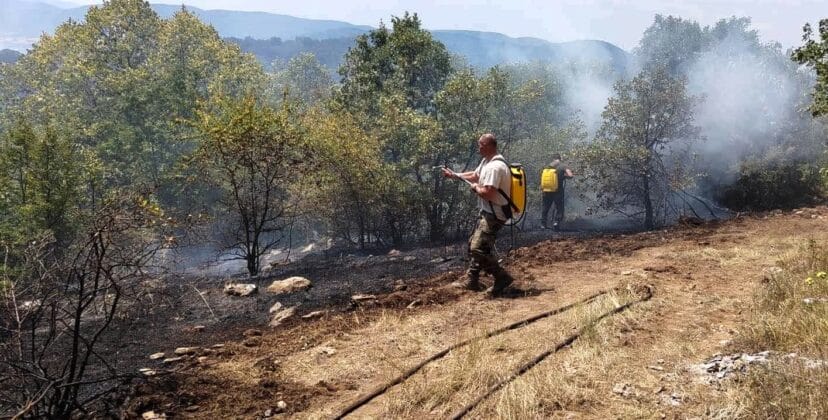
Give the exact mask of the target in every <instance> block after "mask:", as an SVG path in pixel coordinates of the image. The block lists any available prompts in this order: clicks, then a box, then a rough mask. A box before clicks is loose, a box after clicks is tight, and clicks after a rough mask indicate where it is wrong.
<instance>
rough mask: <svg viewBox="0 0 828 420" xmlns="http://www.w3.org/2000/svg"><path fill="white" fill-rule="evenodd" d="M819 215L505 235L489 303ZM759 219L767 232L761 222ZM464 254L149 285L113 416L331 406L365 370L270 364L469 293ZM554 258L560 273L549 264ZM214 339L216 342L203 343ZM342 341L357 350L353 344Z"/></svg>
mask: <svg viewBox="0 0 828 420" xmlns="http://www.w3.org/2000/svg"><path fill="white" fill-rule="evenodd" d="M811 216H813V219H811V218H810V217H811ZM823 217H828V210H826V208H824V207H821V208H816V209H809V210H808V211H807V212H806V213H805V214H804V215H803V214H796V213H795V212H789V213H781V212H776V213H771V214H760V215H753V216H748V217H740V218H737V219H733V220H729V221H719V222H715V221H714V222H703V223H699V222H697V221H691V222H692V223H686V224H683V225H677V226H675V227H672V228H669V229H666V230H659V231H655V232H642V233H614V234H596V233H589V232H563V233H553V232H550V231H532V232H521V233H519V234H518V237H517V238H518V239H517V240H518V243H519V246H518V247H517V249H515V250H514V251H513V252H511V253H509V255H508V257H506V258H505V259H506V261H505V264H506V266H507V267H508V268H509V270H510V271H511V272H512V273H513V274H515V275H516V277H518V278H519V279H520V281H519V282H518V283H517V284H516V286H515V288H514V292H513V293H512V294H510V296H509V297H511V298H513V299H500V300H499V301H501V303H500V306H501V307H500V309H499V310H503V309H504V307H503V305H504V303H502V302H503V301H505V302H506V303H505V305H507V307H508V305H511V303H510V302H515V304H516V303H517V302H520V301H521V299H522V298H526V299H529V300H530V301H531V300H532V299H539V298H543V296H555V297H556V298H561V299H564V298H571V299H570V300H576V299H575V298H576V297H582V296H583V295H585V292H586V291H588V290H587V287H586V283H584V284H577V283H571V281H570V280H574V281H577V279H578V276H579V274H578V270H584V275H586V271H588V270H587V267H589V268H590V269H595V268H596V266H606V267H604V268H606V269H611V270H614V271H616V273H615V274H616V275H617V271H618V270H617V269H618V266H617V265H616V263H617V262H618V261H628V262H626V263H625V264H627V265H630V264H632V265H639V266H640V267H639V268H640V269H641V271H642V272H644V273H649V274H650V275H652V276H655V277H659V276H672V277H675V278H679V279H692V278H694V276H696V273H697V271H698V270H699V269H700V267H694V266H693V265H692V264H690V265H688V264H678V263H676V264H672V263H667V264H665V263H662V262H659V263H658V264H649V263H647V262H646V261H643V259H642V258H639V257H638V256H639V255H644V254H647V253H648V252H656V251H658V250H661V249H664V248H665V247H670V246H676V244H682V245H681V246H683V247H689V248H693V247H696V248H700V249H701V248H704V249H708V248H716V247H722V246H733V245H734V244H740V243H744V242H745V241H746V240H747V239H748V238H751V237H752V236H754V235H756V234H757V233H756V231H757V230H766V229H770V230H772V231H774V232H777V231H782V232H785V231H788V230H793V233H794V234H797V233H801V234H803V235H804V234H805V231H802V232H798V231H797V229H803V227H802V226H801V225H802V220H806V221H807V222H811V221H812V220H814V221H815V220H822V219H817V218H823ZM788 221H792V222H791V223H788ZM814 223H816V222H814ZM771 224H773V225H774V226H773V227H772V228H765V227H764V225H771ZM777 225H778V226H777ZM824 225H825V223H824V222H822V226H824ZM501 236H502V239H501V240H500V241H499V248H500V249H507V248H508V247H509V241H508V233H507V234H502V235H501ZM648 250H652V251H648ZM464 253H465V244H463V243H456V244H452V245H447V246H441V247H432V248H421V249H412V250H404V251H403V252H401V254H400V255H399V256H393V257H392V256H388V255H387V254H382V255H356V254H351V255H349V254H341V255H337V256H336V257H325V256H323V255H314V256H309V257H307V258H304V259H302V260H300V261H297V262H293V263H290V264H287V265H281V266H276V267H274V269H273V270H271V271H269V272H268V273H267V274H266V275H263V276H261V277H260V278H257V279H255V283H257V284H258V285H259V287H260V288H261V289H263V288H265V287H266V286H267V285H268V284H269V283H270V282H271V281H272V280H275V279H282V278H286V277H289V276H293V275H301V276H303V277H307V278H309V279H310V280H311V281H312V282H313V286H312V287H311V288H310V289H309V290H308V291H303V292H296V293H292V294H290V295H287V296H284V295H283V296H279V297H275V296H271V295H269V294H268V293H267V292H265V291H262V293H260V294H258V295H255V296H252V297H244V298H242V297H232V296H227V295H225V294H224V293H223V291H222V287H223V285H224V284H225V283H226V282H227V281H228V279H226V278H209V277H182V276H168V277H166V278H164V279H163V281H158V282H157V283H156V289H155V295H154V300H153V305H152V308H151V309H150V311H149V312H148V313H147V314H146V317H145V318H144V319H141V320H138V321H136V322H135V323H133V324H132V326H131V329H130V331H129V333H128V334H127V335H126V336H124V338H123V342H124V343H127V344H126V345H125V346H124V350H123V352H122V357H121V360H120V362H119V363H120V365H121V367H122V368H128V369H129V370H130V371H137V369H139V368H142V367H149V368H153V369H157V370H158V372H159V374H158V375H156V376H153V377H149V378H143V377H139V378H137V379H136V380H135V381H134V383H133V384H134V386H133V387H132V389H131V391H130V392H129V395H128V396H127V397H126V400H125V401H124V404H123V407H122V409H123V411H122V412H121V413H120V415H122V416H124V417H131V418H140V416H141V414H142V413H143V412H145V411H148V410H154V411H156V412H163V413H166V415H168V416H177V417H191V418H256V417H262V416H263V415H264V413H266V412H267V410H269V409H270V410H273V408H274V406H275V402H276V401H279V400H284V401H286V402H288V408H287V412H286V413H285V414H283V415H300V414H301V415H300V417H308V416H309V417H315V416H316V415H313V414H309V413H319V412H320V411H319V410H320V409H321V407H326V406H331V405H341V404H342V403H343V402H344V401H347V400H349V399H353V398H354V396H356V395H357V394H359V393H360V392H364V391H365V388H366V386H367V385H366V384H370V383H373V382H375V381H376V378H374V379H366V381H365V383H363V382H362V381H360V380H357V379H355V378H353V377H352V376H350V377H347V376H346V377H343V378H341V379H336V378H335V375H334V378H331V379H328V380H319V381H315V382H314V381H311V382H308V380H307V379H308V378H303V377H297V376H295V372H294V371H293V370H292V369H286V368H284V367H283V365H282V362H283V361H284V360H286V359H290V358H292V357H295V356H296V355H297V354H300V353H303V352H306V351H308V349H312V348H317V347H319V346H322V345H323V344H325V343H329V342H331V340H345V341H358V340H354V339H353V338H352V337H359V336H360V334H361V333H360V331H363V330H364V329H366V327H367V326H369V325H371V324H372V323H374V322H376V321H377V320H380V319H382V318H383V317H384V316H386V315H387V314H388V313H394V314H401V316H404V317H415V316H420V315H423V314H429V313H431V312H434V313H435V314H439V313H441V311H445V310H448V309H450V308H454V307H463V305H467V304H469V299H476V297H470V296H469V294H468V293H464V292H462V291H460V290H457V289H453V288H451V287H448V286H447V285H448V284H449V283H451V282H452V281H454V280H457V279H458V278H460V277H461V276H462V272H463V268H464V266H465V263H466V262H465V258H464ZM406 257H407V258H406ZM412 257H413V259H412ZM629 261H632V262H629ZM608 262H612V263H608ZM564 264H565V265H566V266H567V267H569V269H567V270H563V269H561V266H562V265H564ZM699 264H703V262H702V261H700V263H699ZM573 267H574V269H573ZM711 278H712V277H711ZM715 278H716V279H720V277H715ZM238 280H243V279H238ZM596 285H599V284H597V283H596ZM601 286H606V284H602V285H601ZM196 289H197V290H199V291H201V292H202V296H203V299H202V297H201V296H199V294H198V293H197V292H196ZM354 294H375V295H377V297H378V299H377V300H375V301H369V302H368V303H367V304H355V303H353V302H351V296H352V295H354ZM533 296H534V297H533ZM205 301H206V303H205ZM276 301H279V302H281V303H282V304H283V305H285V306H294V305H299V307H298V308H299V309H298V313H297V316H295V317H293V318H291V319H289V320H287V321H286V322H284V323H283V324H282V325H280V326H279V327H277V328H270V327H268V321H269V314H268V309H269V308H270V306H271V305H272V304H273V303H275V302H276ZM318 310H324V311H325V314H324V315H323V316H321V317H319V318H314V319H303V318H302V317H301V315H303V314H307V313H310V312H312V311H318ZM200 327H203V328H200ZM216 344H219V345H222V347H220V348H214V347H212V346H213V345H216ZM181 346H197V347H202V349H201V350H199V352H198V354H197V356H204V357H205V359H202V361H201V362H199V361H198V359H196V358H195V357H192V358H189V359H187V360H185V361H184V362H181V363H179V364H173V365H169V366H165V365H162V364H161V363H160V362H157V361H150V360H149V359H147V356H148V355H149V354H152V353H155V352H166V353H167V355H168V356H170V355H171V353H172V350H173V349H174V348H176V347H181ZM353 346H356V347H358V346H359V344H358V342H357V343H354V344H353ZM355 363H356V361H355ZM219 367H220V369H219ZM228 390H232V392H228ZM274 413H276V412H275V411H271V414H274Z"/></svg>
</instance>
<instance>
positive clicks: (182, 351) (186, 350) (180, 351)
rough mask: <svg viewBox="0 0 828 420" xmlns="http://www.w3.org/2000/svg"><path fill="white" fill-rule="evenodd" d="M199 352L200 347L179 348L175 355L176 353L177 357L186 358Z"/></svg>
mask: <svg viewBox="0 0 828 420" xmlns="http://www.w3.org/2000/svg"><path fill="white" fill-rule="evenodd" d="M197 351H198V347H179V348H177V349H175V351H174V352H173V353H175V355H176V356H184V355H187V354H195V352H197Z"/></svg>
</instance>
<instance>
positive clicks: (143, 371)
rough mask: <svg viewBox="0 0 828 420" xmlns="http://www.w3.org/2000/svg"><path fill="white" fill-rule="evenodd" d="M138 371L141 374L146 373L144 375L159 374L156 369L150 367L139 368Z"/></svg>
mask: <svg viewBox="0 0 828 420" xmlns="http://www.w3.org/2000/svg"><path fill="white" fill-rule="evenodd" d="M138 372H141V374H142V375H144V376H155V375H157V374H158V372H156V371H155V370H154V369H150V368H141V369H138Z"/></svg>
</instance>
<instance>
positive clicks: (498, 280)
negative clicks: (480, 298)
mask: <svg viewBox="0 0 828 420" xmlns="http://www.w3.org/2000/svg"><path fill="white" fill-rule="evenodd" d="M514 281H515V279H514V278H512V276H511V275H510V274H509V273H507V272H506V271H505V270H504V271H501V272H500V273H498V274H497V275H495V282H494V286H492V287H491V288H490V289H489V290H488V293H489V294H490V295H491V296H494V297H497V296H500V295H502V294H503V291H504V290H506V288H507V287H509V285H510V284H512V282H514Z"/></svg>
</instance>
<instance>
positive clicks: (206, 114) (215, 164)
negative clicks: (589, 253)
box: [193, 96, 308, 276]
mask: <svg viewBox="0 0 828 420" xmlns="http://www.w3.org/2000/svg"><path fill="white" fill-rule="evenodd" d="M196 115H197V116H196V119H195V120H194V125H195V127H196V128H197V130H198V132H199V135H200V137H201V142H200V144H199V146H198V148H197V150H196V151H195V153H194V155H193V159H194V161H195V163H196V164H197V165H198V167H199V169H200V171H201V173H202V175H203V177H204V179H207V180H209V181H210V182H212V183H214V185H215V186H216V187H217V188H218V189H219V191H220V193H221V195H220V198H219V200H218V203H219V211H220V212H221V213H219V216H220V217H221V218H222V219H224V220H223V222H221V223H220V224H221V225H222V226H223V227H224V236H223V239H224V242H223V248H224V249H226V250H228V251H229V252H230V253H231V254H233V255H235V256H236V257H237V258H239V259H243V260H244V261H245V262H246V263H247V271H248V273H249V274H250V275H251V276H253V275H256V274H258V273H259V270H260V261H261V257H262V255H264V254H265V253H266V252H267V251H269V250H270V249H271V248H273V247H274V246H276V245H277V244H278V243H279V242H280V241H281V239H282V237H283V232H284V230H285V228H286V226H287V224H288V222H289V221H290V219H291V217H292V216H293V215H294V212H295V208H296V203H295V201H294V200H293V199H292V198H293V196H292V194H291V193H292V191H293V186H294V182H296V181H298V179H299V178H300V177H301V174H302V173H303V172H304V168H303V164H304V162H306V160H307V157H308V150H307V145H306V144H305V137H304V134H303V132H302V131H301V130H300V127H298V126H297V125H296V124H295V122H294V119H295V116H294V115H293V113H292V110H291V108H290V104H289V103H285V104H283V105H282V107H281V108H280V109H273V108H269V107H267V106H263V105H260V104H259V103H257V100H256V99H255V98H254V97H252V96H248V97H246V98H244V99H243V100H228V99H223V98H217V99H215V100H213V101H211V103H210V105H209V106H208V107H205V108H204V109H201V110H199V111H198V112H197V114H196Z"/></svg>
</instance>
